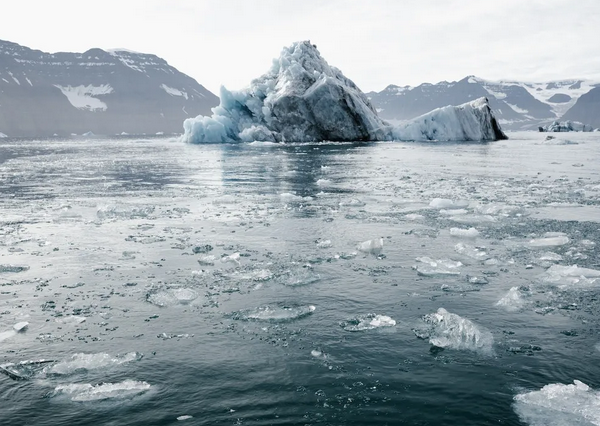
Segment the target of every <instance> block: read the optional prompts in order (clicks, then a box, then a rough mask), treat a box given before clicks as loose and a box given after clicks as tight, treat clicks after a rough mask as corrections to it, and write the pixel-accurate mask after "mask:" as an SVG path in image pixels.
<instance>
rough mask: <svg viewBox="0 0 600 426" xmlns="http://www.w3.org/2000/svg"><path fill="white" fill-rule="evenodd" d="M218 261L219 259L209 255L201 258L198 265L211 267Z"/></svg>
mask: <svg viewBox="0 0 600 426" xmlns="http://www.w3.org/2000/svg"><path fill="white" fill-rule="evenodd" d="M216 260H217V258H216V257H215V256H214V255H212V254H209V255H207V256H200V257H199V258H198V263H199V264H200V265H204V266H211V265H214V264H215V261H216Z"/></svg>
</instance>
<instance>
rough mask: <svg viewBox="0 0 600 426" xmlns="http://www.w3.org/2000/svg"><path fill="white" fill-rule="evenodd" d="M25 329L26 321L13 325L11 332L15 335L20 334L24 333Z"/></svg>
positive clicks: (27, 325) (27, 324)
mask: <svg viewBox="0 0 600 426" xmlns="http://www.w3.org/2000/svg"><path fill="white" fill-rule="evenodd" d="M27 327H29V323H28V322H27V321H21V322H18V323H16V324H15V325H13V330H15V331H16V332H17V333H21V332H23V331H25V330H26V329H27Z"/></svg>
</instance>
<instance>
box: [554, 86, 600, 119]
mask: <svg viewBox="0 0 600 426" xmlns="http://www.w3.org/2000/svg"><path fill="white" fill-rule="evenodd" d="M562 118H563V119H564V120H571V121H577V122H580V123H584V124H587V125H589V126H592V127H594V128H596V129H598V128H600V86H598V87H595V88H593V89H592V90H590V91H589V92H587V93H585V94H583V95H581V97H580V98H579V99H577V102H576V103H575V105H573V107H572V108H570V109H569V110H568V111H567V113H566V114H565V115H564V116H563V117H562Z"/></svg>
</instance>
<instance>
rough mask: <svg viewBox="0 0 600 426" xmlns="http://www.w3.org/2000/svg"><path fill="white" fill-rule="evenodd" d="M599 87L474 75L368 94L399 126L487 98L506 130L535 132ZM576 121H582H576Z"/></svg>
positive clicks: (588, 83)
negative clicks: (439, 111)
mask: <svg viewBox="0 0 600 426" xmlns="http://www.w3.org/2000/svg"><path fill="white" fill-rule="evenodd" d="M598 84H599V83H598V82H595V81H591V80H583V79H568V80H567V79H566V80H555V81H551V82H544V83H530V82H518V81H508V80H507V81H503V80H500V81H494V80H486V79H482V78H479V77H476V76H473V75H469V76H466V77H464V78H463V79H461V80H458V81H450V82H449V81H440V82H438V83H422V84H420V85H418V86H398V85H393V84H391V85H388V86H387V87H386V88H385V89H383V90H382V91H381V92H369V93H367V95H368V96H369V98H370V99H371V102H372V103H373V105H374V106H375V107H376V108H377V110H378V112H379V113H380V115H381V116H382V118H384V119H387V120H393V121H403V120H409V119H412V118H415V117H417V116H418V115H421V114H423V113H425V112H426V111H427V110H431V109H434V108H441V107H444V106H446V105H458V104H461V103H464V102H468V101H471V100H473V99H476V98H478V97H481V96H486V97H488V99H489V100H490V107H491V108H492V109H493V110H494V111H495V112H496V116H497V117H498V120H499V122H500V123H501V125H502V126H503V127H504V128H506V129H509V130H534V129H536V128H537V127H538V126H540V125H545V124H548V123H550V122H552V121H555V120H558V119H562V117H563V116H564V115H565V114H566V112H567V111H568V110H569V109H571V108H572V107H573V106H574V105H575V104H576V103H577V101H578V100H579V98H580V97H581V96H582V95H584V94H586V93H588V92H589V91H591V90H592V89H594V86H595V85H598ZM571 119H574V120H577V118H576V117H573V118H571ZM577 121H578V120H577Z"/></svg>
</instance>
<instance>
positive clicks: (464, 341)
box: [418, 308, 494, 355]
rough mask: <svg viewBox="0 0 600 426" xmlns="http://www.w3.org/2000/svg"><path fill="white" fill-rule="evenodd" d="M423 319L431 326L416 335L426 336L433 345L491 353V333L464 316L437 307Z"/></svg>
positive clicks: (492, 338)
mask: <svg viewBox="0 0 600 426" xmlns="http://www.w3.org/2000/svg"><path fill="white" fill-rule="evenodd" d="M423 321H424V322H425V323H426V324H428V325H430V326H431V328H430V329H428V330H426V331H425V333H419V334H418V336H419V337H424V338H428V339H429V343H431V344H432V345H433V346H436V347H439V348H449V349H458V350H469V351H475V352H480V353H482V354H485V355H491V354H492V353H493V345H494V337H493V336H492V333H490V332H489V331H488V330H486V329H485V328H483V327H481V326H478V325H476V324H475V323H474V322H472V321H470V320H468V319H466V318H462V317H460V316H458V315H456V314H453V313H450V312H448V311H447V310H445V309H444V308H439V309H438V311H437V312H436V313H433V314H428V315H425V316H424V317H423Z"/></svg>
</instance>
